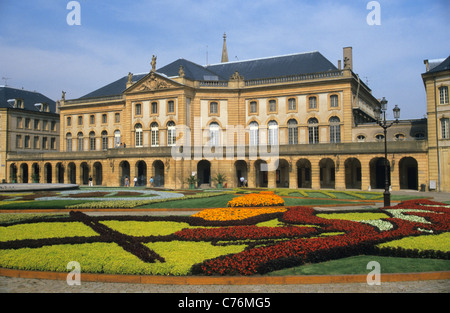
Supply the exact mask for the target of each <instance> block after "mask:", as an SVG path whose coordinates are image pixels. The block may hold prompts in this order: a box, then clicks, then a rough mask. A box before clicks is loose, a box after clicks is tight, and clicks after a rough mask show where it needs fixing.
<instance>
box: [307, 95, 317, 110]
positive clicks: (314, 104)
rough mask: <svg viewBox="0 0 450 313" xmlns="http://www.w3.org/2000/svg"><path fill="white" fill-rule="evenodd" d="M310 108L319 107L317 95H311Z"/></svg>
mask: <svg viewBox="0 0 450 313" xmlns="http://www.w3.org/2000/svg"><path fill="white" fill-rule="evenodd" d="M309 108H310V109H317V97H309Z"/></svg>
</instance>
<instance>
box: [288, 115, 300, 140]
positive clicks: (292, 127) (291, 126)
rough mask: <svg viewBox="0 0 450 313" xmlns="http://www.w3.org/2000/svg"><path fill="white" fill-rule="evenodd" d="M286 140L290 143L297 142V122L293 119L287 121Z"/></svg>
mask: <svg viewBox="0 0 450 313" xmlns="http://www.w3.org/2000/svg"><path fill="white" fill-rule="evenodd" d="M288 142H289V144H290V145H296V144H298V123H297V121H296V120H294V119H291V120H289V121H288Z"/></svg>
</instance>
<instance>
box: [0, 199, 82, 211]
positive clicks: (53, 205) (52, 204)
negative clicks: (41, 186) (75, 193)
mask: <svg viewBox="0 0 450 313" xmlns="http://www.w3.org/2000/svg"><path fill="white" fill-rule="evenodd" d="M86 202H89V201H87V200H45V201H44V200H42V201H41V200H38V201H36V200H31V201H25V202H21V201H20V200H19V201H17V202H16V201H13V202H10V201H8V203H7V204H2V203H1V202H0V210H50V209H64V208H65V207H66V205H74V204H81V203H86Z"/></svg>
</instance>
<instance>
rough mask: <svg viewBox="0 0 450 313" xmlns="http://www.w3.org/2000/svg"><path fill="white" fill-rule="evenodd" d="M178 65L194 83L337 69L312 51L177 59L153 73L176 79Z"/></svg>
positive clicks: (121, 84)
mask: <svg viewBox="0 0 450 313" xmlns="http://www.w3.org/2000/svg"><path fill="white" fill-rule="evenodd" d="M180 66H183V71H184V73H185V78H187V79H191V80H195V81H214V80H217V81H228V80H229V79H230V77H231V76H232V75H233V74H234V73H235V72H236V71H238V72H239V74H240V75H241V76H243V77H244V79H245V80H252V79H262V78H275V77H283V76H291V75H301V74H311V73H320V72H327V71H335V70H337V68H336V66H334V65H333V64H332V63H331V62H330V61H329V60H328V59H326V58H325V57H324V56H323V55H322V54H321V53H319V52H317V51H315V52H308V53H299V54H291V55H284V56H276V57H269V58H261V59H254V60H246V61H237V62H226V63H219V64H213V65H206V66H202V65H199V64H196V63H194V62H191V61H188V60H185V59H178V60H176V61H174V62H172V63H170V64H168V65H165V66H163V67H161V68H159V69H158V70H157V71H156V72H157V73H159V74H163V75H165V76H167V77H176V76H178V72H179V69H180ZM145 75H146V74H139V75H133V81H134V82H136V81H138V80H140V79H142V78H143V77H144V76H145ZM127 81H128V76H124V77H122V78H120V79H118V80H116V81H115V82H112V83H111V84H109V85H106V86H104V87H102V88H100V89H97V90H95V91H93V92H91V93H89V94H87V95H85V96H83V97H81V98H82V99H83V98H96V97H107V96H116V95H120V94H122V93H123V92H124V91H125V89H126V84H127Z"/></svg>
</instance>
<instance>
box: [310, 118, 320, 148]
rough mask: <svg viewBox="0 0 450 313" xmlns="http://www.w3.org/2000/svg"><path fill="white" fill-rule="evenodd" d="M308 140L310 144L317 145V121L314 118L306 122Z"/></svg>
mask: <svg viewBox="0 0 450 313" xmlns="http://www.w3.org/2000/svg"><path fill="white" fill-rule="evenodd" d="M308 139H309V143H310V144H316V143H319V121H318V120H317V118H315V117H313V118H310V119H309V120H308Z"/></svg>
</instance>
